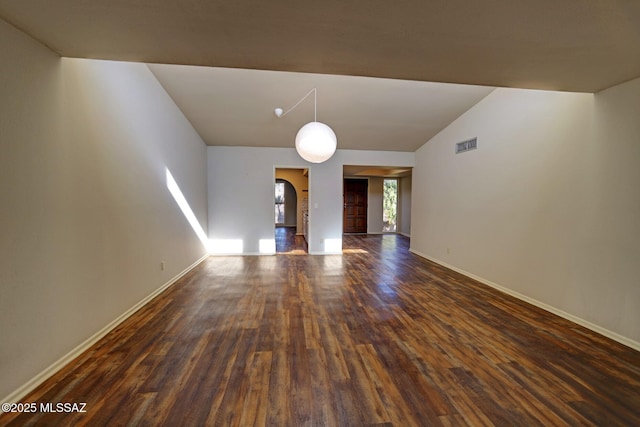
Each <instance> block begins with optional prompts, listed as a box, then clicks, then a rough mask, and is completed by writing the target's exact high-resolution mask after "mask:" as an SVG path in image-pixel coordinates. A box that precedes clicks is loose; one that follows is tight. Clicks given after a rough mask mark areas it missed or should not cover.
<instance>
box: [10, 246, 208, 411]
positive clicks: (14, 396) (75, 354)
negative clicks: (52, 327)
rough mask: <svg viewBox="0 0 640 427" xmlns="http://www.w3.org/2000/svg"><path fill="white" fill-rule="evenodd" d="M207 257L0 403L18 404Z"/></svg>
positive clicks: (206, 256) (148, 296) (179, 274)
mask: <svg viewBox="0 0 640 427" xmlns="http://www.w3.org/2000/svg"><path fill="white" fill-rule="evenodd" d="M208 257H209V254H206V255H204V256H203V257H202V258H200V259H199V260H197V261H196V262H194V263H193V264H191V265H190V266H189V267H187V268H186V269H184V270H183V271H182V272H180V273H178V274H177V275H176V276H175V277H173V278H172V279H170V280H169V281H168V282H166V283H165V284H163V285H162V286H160V287H159V288H158V289H156V290H155V291H153V292H152V293H151V294H149V295H147V296H146V297H145V298H144V299H142V300H141V301H139V302H138V303H137V304H136V305H134V306H133V307H131V308H130V309H128V310H127V311H125V312H124V313H122V314H121V315H120V316H118V317H117V318H115V319H114V320H113V321H111V322H110V323H109V324H108V325H106V326H105V327H103V328H102V329H100V330H99V331H98V332H96V333H95V334H93V335H91V336H90V337H89V338H87V339H86V340H85V341H84V342H82V343H81V344H80V345H78V346H77V347H76V348H74V349H73V350H71V351H70V352H68V353H67V354H65V355H64V356H62V357H61V358H60V359H58V360H56V361H55V362H53V363H52V364H51V365H49V366H48V367H47V368H45V369H44V370H43V371H42V372H40V373H39V374H37V375H36V376H35V377H33V378H31V379H30V380H29V381H27V382H26V383H25V384H23V385H22V386H21V387H20V388H18V389H17V390H15V391H13V392H12V393H11V394H9V395H8V396H5V397H4V398H3V399H2V400H0V402H19V401H20V398H22V397H24V396H26V395H27V394H28V393H30V392H32V391H33V390H34V389H35V388H36V387H38V386H39V385H40V384H42V383H43V382H44V381H45V380H47V379H48V378H49V377H51V376H53V375H54V374H55V373H56V372H58V371H59V370H60V369H62V368H63V367H65V366H66V365H67V364H68V363H69V362H71V361H72V360H73V359H75V358H76V357H78V356H79V355H80V354H82V353H83V352H84V351H86V350H87V349H89V347H91V346H92V345H93V344H95V343H96V342H98V341H99V340H100V339H101V338H103V337H104V336H105V335H107V334H108V333H109V332H111V331H112V330H113V329H115V328H116V327H117V326H118V325H120V324H121V323H122V322H124V321H125V320H127V318H129V317H130V316H131V315H132V314H134V313H135V312H136V311H138V310H140V309H141V308H142V307H144V306H145V305H146V304H147V303H148V302H149V301H151V300H152V299H154V298H155V297H156V296H158V295H160V294H161V293H162V292H164V291H165V290H166V289H168V288H169V287H171V285H173V284H174V283H176V282H177V281H178V280H179V279H180V278H181V277H182V276H184V275H185V274H187V273H188V272H189V271H191V270H193V269H194V268H195V267H196V266H198V264H200V263H201V262H202V261H204V260H205V259H207V258H208Z"/></svg>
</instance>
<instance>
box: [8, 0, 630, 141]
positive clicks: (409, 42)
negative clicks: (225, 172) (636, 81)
mask: <svg viewBox="0 0 640 427" xmlns="http://www.w3.org/2000/svg"><path fill="white" fill-rule="evenodd" d="M0 17H2V18H3V19H4V20H6V21H7V22H9V23H10V24H12V25H14V26H16V27H17V28H19V29H21V30H23V31H24V32H26V33H27V34H29V35H31V36H32V37H33V38H35V39H37V40H39V41H41V42H42V43H43V44H45V45H47V46H48V47H50V48H51V49H52V50H54V51H55V52H57V53H59V54H60V55H61V56H67V57H78V58H93V59H109V60H121V61H139V62H146V63H155V64H180V65H181V66H178V67H169V66H167V65H152V66H151V67H150V68H151V70H152V71H153V73H154V74H155V75H156V77H158V80H159V81H160V82H161V84H162V85H163V86H164V87H165V88H166V89H167V91H168V93H169V94H170V95H171V96H172V97H173V98H174V100H175V101H176V103H177V104H178V106H179V107H180V108H181V109H182V110H183V112H184V113H185V115H186V116H187V118H188V119H189V120H191V122H192V123H193V124H194V127H195V128H196V129H197V130H198V131H199V132H200V134H201V135H202V137H203V139H204V140H205V142H207V143H208V144H210V145H268V146H290V145H291V143H292V140H293V136H294V135H295V130H296V129H297V128H298V127H299V126H300V125H301V123H304V122H306V121H308V118H309V112H310V111H311V110H309V107H310V106H309V105H306V104H305V103H303V104H301V107H300V111H297V110H296V111H294V112H292V114H291V115H290V116H286V117H283V118H281V119H276V118H275V115H273V108H275V107H281V108H287V107H289V106H291V105H292V104H293V103H295V102H296V101H297V100H298V99H300V98H301V97H302V96H303V95H304V94H305V93H307V92H308V90H309V89H311V88H312V87H317V88H318V119H319V120H320V121H325V122H327V123H329V124H331V125H332V127H334V128H335V130H336V133H338V138H339V140H338V144H339V148H360V149H385V150H394V149H397V150H405V151H412V150H415V149H416V148H417V147H419V146H420V145H421V144H423V143H424V142H426V141H427V140H428V139H429V138H430V137H431V136H433V135H434V134H435V133H437V132H438V131H439V130H441V129H442V128H443V127H445V126H446V125H447V124H448V123H450V122H451V121H452V120H454V119H455V118H456V117H458V116H459V115H460V114H462V113H463V112H464V111H466V110H467V109H468V108H470V107H471V106H472V105H474V104H475V103H476V102H478V101H479V100H481V99H482V98H483V97H484V96H486V94H487V93H489V92H490V91H491V88H492V87H495V86H500V87H518V88H531V89H547V90H563V91H580V92H597V91H599V90H602V89H605V88H607V87H610V86H613V85H616V84H618V83H621V82H624V81H627V80H631V79H633V78H636V77H639V76H640V2H638V1H637V0H611V1H603V0H563V1H557V0H522V1H513V0H488V1H482V2H480V1H463V0H430V1H424V0H407V1H403V2H391V1H388V0H386V1H382V0H368V1H360V2H355V1H344V0H323V1H317V2H304V1H293V0H273V1H270V2H264V1H259V0H248V1H241V0H238V1H217V0H214V1H212V0H189V1H175V0H136V1H131V0H109V1H97V0H56V1H50V0H21V1H14V0H0ZM185 65H195V66H198V67H185ZM211 67H215V68H211ZM234 69H239V70H234ZM259 70H268V71H259ZM354 76H357V77H354ZM359 77H367V78H364V79H363V78H359ZM434 82H438V83H454V84H455V85H440V84H436V83H434ZM468 85H471V86H468ZM294 113H295V114H294ZM291 133H293V135H291Z"/></svg>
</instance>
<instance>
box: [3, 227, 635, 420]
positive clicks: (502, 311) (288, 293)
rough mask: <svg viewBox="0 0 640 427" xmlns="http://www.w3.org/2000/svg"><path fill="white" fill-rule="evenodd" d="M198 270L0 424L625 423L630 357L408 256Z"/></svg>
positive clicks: (210, 265) (212, 263) (379, 253)
mask: <svg viewBox="0 0 640 427" xmlns="http://www.w3.org/2000/svg"><path fill="white" fill-rule="evenodd" d="M344 242H345V254H344V255H342V256H340V255H335V256H334V255H332V256H293V255H276V256H261V257H240V256H237V257H212V258H209V259H208V260H206V261H205V262H204V263H202V264H201V265H200V266H199V267H198V268H197V269H195V270H194V271H192V272H191V273H189V274H188V275H187V276H185V277H184V278H183V279H182V280H181V281H180V282H179V283H177V284H175V285H174V286H173V287H171V288H170V289H169V290H168V291H166V292H165V293H163V294H162V295H160V296H159V297H158V298H156V299H155V300H153V301H152V302H151V303H150V304H148V305H147V306H145V307H144V308H143V309H142V310H140V311H139V312H138V313H136V314H135V315H133V316H132V317H131V318H129V319H128V320H127V321H126V322H124V323H123V324H122V325H121V326H120V327H118V328H117V329H116V330H114V331H113V332H112V333H110V334H109V335H108V336H106V337H105V338H104V339H103V340H101V341H100V342H98V343H97V344H96V345H95V346H93V347H92V348H91V349H89V350H88V351H87V352H85V353H84V354H82V355H81V356H80V357H78V358H77V359H76V360H75V361H73V362H72V363H71V364H69V365H68V366H67V367H65V368H64V369H63V370H62V371H60V372H59V373H58V374H56V375H55V376H54V377H52V378H51V379H49V380H48V381H46V382H45V383H44V384H43V385H42V386H40V387H39V388H38V389H37V390H35V391H34V392H33V393H31V394H30V395H29V396H26V397H25V398H23V399H22V400H21V401H22V402H54V403H56V402H72V403H73V402H76V403H77V402H86V411H87V412H86V413H69V414H65V413H41V412H39V413H35V414H21V415H18V414H2V415H0V425H9V426H14V425H16V426H17V425H20V426H22V425H90V426H101V425H110V426H111V425H168V426H178V425H180V426H190V425H193V426H195V425H213V426H216V425H220V426H252V425H257V426H262V425H270V426H362V425H378V426H391V425H393V426H440V425H442V426H464V425H472V426H476V425H479V426H484V425H502V426H513V425H523V426H536V425H542V426H550V425H553V426H557V425H598V426H602V425H614V426H616V425H618V426H633V425H636V426H637V425H640V353H639V352H637V351H634V350H632V349H630V348H627V347H625V346H623V345H621V344H618V343H616V342H613V341H611V340H609V339H607V338H604V337H602V336H600V335H597V334H595V333H593V332H591V331H589V330H587V329H584V328H582V327H580V326H578V325H575V324H573V323H571V322H569V321H567V320H564V319H561V318H558V317H556V316H554V315H551V314H549V313H547V312H545V311H543V310H541V309H538V308H536V307H533V306H530V305H528V304H526V303H524V302H521V301H519V300H516V299H514V298H512V297H509V296H506V295H504V294H501V293H499V292H497V291H495V290H493V289H491V288H488V287H486V286H484V285H482V284H479V283H478V282H475V281H473V280H471V279H468V278H466V277H464V276H462V275H460V274H458V273H455V272H452V271H450V270H447V269H446V268H443V267H441V266H438V265H436V264H434V263H431V262H429V261H426V260H424V259H422V258H420V257H417V256H415V255H413V254H411V253H409V252H408V250H407V248H408V239H406V238H404V237H402V236H394V235H388V236H347V237H345V240H344Z"/></svg>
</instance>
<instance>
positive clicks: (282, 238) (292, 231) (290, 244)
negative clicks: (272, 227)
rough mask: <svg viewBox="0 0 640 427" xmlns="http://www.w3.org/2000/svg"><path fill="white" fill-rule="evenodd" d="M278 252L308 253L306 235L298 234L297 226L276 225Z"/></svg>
mask: <svg viewBox="0 0 640 427" xmlns="http://www.w3.org/2000/svg"><path fill="white" fill-rule="evenodd" d="M275 238H276V252H277V253H286V254H290V255H303V254H306V253H307V242H306V241H305V240H304V236H298V235H296V228H295V227H276V232H275Z"/></svg>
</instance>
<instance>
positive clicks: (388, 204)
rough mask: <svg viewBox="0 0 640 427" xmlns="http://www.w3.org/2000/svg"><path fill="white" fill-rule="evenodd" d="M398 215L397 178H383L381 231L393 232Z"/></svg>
mask: <svg viewBox="0 0 640 427" xmlns="http://www.w3.org/2000/svg"><path fill="white" fill-rule="evenodd" d="M397 216H398V180H397V179H385V180H384V190H383V195H382V221H383V222H384V225H383V228H382V231H384V232H388V233H395V232H396V228H397V220H396V218H397Z"/></svg>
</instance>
